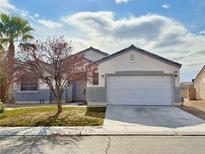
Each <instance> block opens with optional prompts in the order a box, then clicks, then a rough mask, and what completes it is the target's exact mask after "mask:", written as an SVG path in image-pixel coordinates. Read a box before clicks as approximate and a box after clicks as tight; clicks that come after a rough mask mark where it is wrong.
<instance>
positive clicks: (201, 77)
mask: <svg viewBox="0 0 205 154" xmlns="http://www.w3.org/2000/svg"><path fill="white" fill-rule="evenodd" d="M194 87H195V91H196V99H197V100H204V99H205V66H204V67H203V68H202V69H201V71H200V72H199V74H198V75H197V76H196V78H195V79H194Z"/></svg>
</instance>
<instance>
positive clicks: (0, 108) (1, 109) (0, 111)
mask: <svg viewBox="0 0 205 154" xmlns="http://www.w3.org/2000/svg"><path fill="white" fill-rule="evenodd" d="M4 109H5V106H4V104H3V103H1V102H0V113H2V112H4Z"/></svg>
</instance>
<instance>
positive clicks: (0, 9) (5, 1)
mask: <svg viewBox="0 0 205 154" xmlns="http://www.w3.org/2000/svg"><path fill="white" fill-rule="evenodd" d="M14 9H15V6H14V5H12V4H11V3H10V2H9V0H1V2H0V13H9V10H14Z"/></svg>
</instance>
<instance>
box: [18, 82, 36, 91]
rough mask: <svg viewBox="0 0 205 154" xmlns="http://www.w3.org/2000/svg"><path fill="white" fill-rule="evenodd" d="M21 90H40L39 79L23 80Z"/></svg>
mask: <svg viewBox="0 0 205 154" xmlns="http://www.w3.org/2000/svg"><path fill="white" fill-rule="evenodd" d="M20 90H21V91H37V90H38V81H37V80H36V81H33V80H32V81H31V80H30V81H29V80H28V81H22V82H21V87H20Z"/></svg>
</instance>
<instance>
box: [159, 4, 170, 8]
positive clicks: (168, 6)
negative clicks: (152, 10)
mask: <svg viewBox="0 0 205 154" xmlns="http://www.w3.org/2000/svg"><path fill="white" fill-rule="evenodd" d="M161 7H162V8H164V9H169V8H170V5H168V4H163V5H161Z"/></svg>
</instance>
